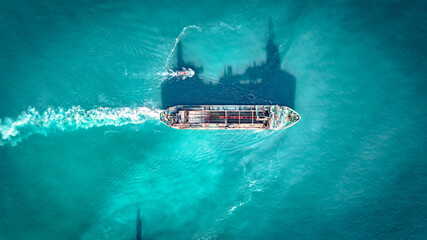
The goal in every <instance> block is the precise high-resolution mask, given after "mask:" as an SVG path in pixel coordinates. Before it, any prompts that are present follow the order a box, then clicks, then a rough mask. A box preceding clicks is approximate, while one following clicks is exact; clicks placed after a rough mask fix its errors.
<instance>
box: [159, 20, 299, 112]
mask: <svg viewBox="0 0 427 240" xmlns="http://www.w3.org/2000/svg"><path fill="white" fill-rule="evenodd" d="M274 39H275V37H274V32H273V24H272V22H271V20H270V24H269V34H268V40H267V46H266V61H265V62H263V63H262V64H260V65H256V64H255V62H254V63H253V65H252V66H249V67H247V68H246V70H245V71H244V72H243V73H242V74H233V69H232V67H231V66H228V67H224V75H223V76H222V77H220V79H219V83H217V84H212V82H211V83H210V84H209V83H208V84H206V83H204V81H203V79H202V78H201V76H200V75H199V74H201V73H203V67H196V66H194V65H193V64H191V63H186V62H184V60H183V58H182V45H181V42H179V43H178V44H177V64H176V69H175V70H181V69H182V68H183V67H185V68H191V69H193V70H195V72H196V73H195V75H194V76H193V77H192V78H187V79H185V80H183V79H177V78H170V79H167V80H165V81H164V82H163V83H162V86H161V95H162V106H163V108H168V107H171V106H174V105H199V104H206V105H209V104H212V105H214V104H230V105H234V104H236V105H238V104H259V105H262V104H278V105H282V106H288V107H291V108H293V109H294V108H295V87H296V79H295V77H294V76H292V75H291V74H289V73H288V72H286V71H284V70H282V69H281V68H280V64H281V63H280V56H279V49H278V47H277V45H276V43H275V41H274Z"/></svg>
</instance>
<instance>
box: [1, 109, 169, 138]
mask: <svg viewBox="0 0 427 240" xmlns="http://www.w3.org/2000/svg"><path fill="white" fill-rule="evenodd" d="M160 111H161V110H158V109H151V108H148V107H137V108H129V107H121V108H108V107H99V108H96V109H91V110H84V109H82V108H81V107H80V106H77V107H76V106H73V107H72V108H70V109H68V110H64V109H62V108H57V109H53V108H48V109H47V110H46V111H44V112H42V113H39V112H38V111H36V109H34V108H31V107H30V108H28V110H26V111H24V112H22V113H21V114H19V116H18V117H17V118H16V119H15V120H12V119H11V118H5V119H4V120H3V121H2V120H1V119H0V136H1V138H0V146H2V145H4V144H5V143H9V144H11V145H12V146H14V145H16V144H17V143H19V142H21V141H22V139H25V138H27V137H29V136H31V135H33V134H45V135H46V134H48V133H49V132H52V131H56V130H60V131H74V130H77V129H87V128H92V127H102V126H123V125H127V124H141V123H143V122H145V121H146V120H148V119H158V117H159V114H160Z"/></svg>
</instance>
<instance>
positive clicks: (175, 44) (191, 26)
mask: <svg viewBox="0 0 427 240" xmlns="http://www.w3.org/2000/svg"><path fill="white" fill-rule="evenodd" d="M187 29H197V30H198V31H199V32H200V31H202V28H201V27H199V26H196V25H190V26H186V27H184V28H183V29H182V31H181V32H180V33H179V35H178V37H177V38H175V43H174V45H173V47H172V50H171V51H170V52H169V55H168V57H167V58H166V66H165V69H168V68H170V66H169V61H170V60H171V58H172V54H173V53H174V52H175V49H176V46H177V45H178V43H179V41H180V40H181V38H182V37H183V36H184V34H185V31H187Z"/></svg>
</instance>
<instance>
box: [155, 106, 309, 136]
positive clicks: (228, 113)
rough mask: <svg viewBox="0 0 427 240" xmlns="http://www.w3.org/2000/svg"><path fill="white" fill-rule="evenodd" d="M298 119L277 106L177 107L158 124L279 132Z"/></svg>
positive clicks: (287, 108)
mask: <svg viewBox="0 0 427 240" xmlns="http://www.w3.org/2000/svg"><path fill="white" fill-rule="evenodd" d="M300 119H301V117H300V115H299V114H298V113H297V112H295V111H294V110H292V109H291V108H289V107H283V106H279V105H178V106H173V107H170V108H168V109H166V110H164V111H163V112H161V113H160V120H161V121H162V122H163V123H164V124H166V125H168V126H169V127H172V128H176V129H200V130H201V129H207V130H210V129H212V130H216V129H230V130H279V129H286V128H289V127H291V126H293V125H294V124H295V123H297V122H298V121H299V120H300Z"/></svg>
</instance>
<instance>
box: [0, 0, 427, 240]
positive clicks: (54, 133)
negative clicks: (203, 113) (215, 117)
mask: <svg viewBox="0 0 427 240" xmlns="http://www.w3.org/2000/svg"><path fill="white" fill-rule="evenodd" d="M0 6H1V8H0V19H1V22H2V24H1V25H0V32H1V35H0V50H1V51H0V56H1V58H0V79H1V80H0V96H1V97H0V119H1V123H0V133H1V137H2V140H1V142H0V145H1V146H0V160H1V161H0V169H1V170H0V183H1V185H0V186H1V187H0V212H1V213H2V214H1V217H0V239H138V237H137V211H138V210H139V211H140V217H141V225H142V228H141V237H142V239H425V238H426V236H427V232H426V229H427V222H426V215H427V214H426V212H427V209H426V208H427V207H426V204H425V202H426V200H427V189H426V185H425V182H426V176H427V166H426V158H425V155H426V153H427V151H426V149H427V148H426V146H427V138H426V135H427V132H426V129H427V124H426V121H425V117H427V104H426V103H427V99H426V96H427V95H426V94H425V92H426V90H427V84H426V82H425V79H426V76H427V74H426V69H427V66H426V53H427V49H426V44H425V39H427V34H426V32H427V31H426V26H425V22H426V14H425V12H426V4H425V2H423V1H418V2H417V1H387V2H383V1H370V2H365V1H327V2H318V1H233V2H229V1H212V2H203V3H202V2H201V1H186V2H184V1H183V2H175V1H157V2H156V3H154V2H150V3H149V2H147V3H144V2H142V1H120V2H117V3H111V2H102V1H94V2H90V1H56V2H52V1H44V0H40V1H19V0H18V1H13V2H3V3H1V5H0ZM269 17H271V19H272V20H273V22H274V26H275V27H274V29H275V34H276V43H277V45H278V48H279V53H280V58H281V60H282V62H281V63H282V64H281V68H282V69H283V70H286V71H288V72H289V73H290V74H292V75H293V76H294V77H295V79H296V92H295V110H296V111H297V112H298V113H299V114H300V115H301V116H302V120H301V121H300V122H299V123H298V124H296V125H295V126H293V127H292V128H290V129H288V130H285V131H277V132H265V131H261V132H251V131H239V132H235V131H178V130H174V129H170V128H168V127H167V126H165V125H163V124H161V123H160V122H159V121H157V120H156V119H155V116H156V115H157V112H158V110H159V109H160V108H161V107H162V102H161V88H162V87H161V86H162V83H163V82H164V81H165V77H164V76H162V73H163V72H165V71H166V70H167V69H169V68H172V67H173V64H174V63H175V62H176V59H175V53H176V43H177V41H178V40H182V41H183V48H184V49H183V54H184V58H185V59H186V60H188V61H191V62H193V63H195V64H196V65H203V67H204V72H203V76H204V79H208V80H210V81H213V82H214V83H215V81H217V80H218V79H219V77H221V76H222V73H223V67H224V65H226V64H230V65H233V66H234V68H235V69H237V70H236V71H237V72H239V70H238V69H241V70H240V71H243V69H245V68H246V67H247V66H248V65H249V64H252V61H257V62H261V61H264V60H265V43H266V40H267V33H268V18H269ZM178 21H179V23H178Z"/></svg>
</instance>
